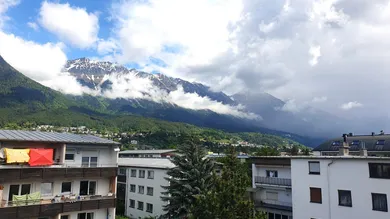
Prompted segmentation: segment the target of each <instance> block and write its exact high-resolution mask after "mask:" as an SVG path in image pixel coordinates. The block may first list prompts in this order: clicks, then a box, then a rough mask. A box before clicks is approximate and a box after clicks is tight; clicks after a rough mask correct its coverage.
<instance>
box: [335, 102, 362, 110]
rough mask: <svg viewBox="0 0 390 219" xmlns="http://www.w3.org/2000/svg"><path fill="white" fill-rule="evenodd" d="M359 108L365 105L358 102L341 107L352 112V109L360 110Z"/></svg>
mask: <svg viewBox="0 0 390 219" xmlns="http://www.w3.org/2000/svg"><path fill="white" fill-rule="evenodd" d="M359 107H363V104H361V103H359V102H357V101H353V102H348V103H344V104H342V105H341V106H340V108H341V109H343V110H350V109H353V108H359Z"/></svg>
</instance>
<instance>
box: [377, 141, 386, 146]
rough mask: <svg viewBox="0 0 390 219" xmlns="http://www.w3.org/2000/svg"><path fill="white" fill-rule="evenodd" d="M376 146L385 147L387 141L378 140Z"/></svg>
mask: <svg viewBox="0 0 390 219" xmlns="http://www.w3.org/2000/svg"><path fill="white" fill-rule="evenodd" d="M376 145H385V140H378V141H377V142H376Z"/></svg>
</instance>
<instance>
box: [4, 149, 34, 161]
mask: <svg viewBox="0 0 390 219" xmlns="http://www.w3.org/2000/svg"><path fill="white" fill-rule="evenodd" d="M4 151H5V156H6V157H7V163H26V162H28V161H29V160H30V156H29V155H28V153H29V152H30V149H10V148H5V149H4Z"/></svg>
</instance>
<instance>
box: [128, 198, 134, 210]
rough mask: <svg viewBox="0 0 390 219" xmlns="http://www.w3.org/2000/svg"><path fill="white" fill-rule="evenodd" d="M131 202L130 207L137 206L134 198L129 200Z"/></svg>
mask: <svg viewBox="0 0 390 219" xmlns="http://www.w3.org/2000/svg"><path fill="white" fill-rule="evenodd" d="M129 202H130V203H129V204H130V205H129V207H130V208H135V200H133V199H130V201H129Z"/></svg>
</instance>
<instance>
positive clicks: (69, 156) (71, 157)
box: [65, 153, 74, 161]
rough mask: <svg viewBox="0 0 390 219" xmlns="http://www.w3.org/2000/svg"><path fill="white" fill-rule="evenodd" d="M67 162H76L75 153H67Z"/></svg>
mask: <svg viewBox="0 0 390 219" xmlns="http://www.w3.org/2000/svg"><path fill="white" fill-rule="evenodd" d="M65 160H67V161H74V154H73V153H66V154H65Z"/></svg>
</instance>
